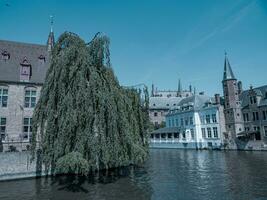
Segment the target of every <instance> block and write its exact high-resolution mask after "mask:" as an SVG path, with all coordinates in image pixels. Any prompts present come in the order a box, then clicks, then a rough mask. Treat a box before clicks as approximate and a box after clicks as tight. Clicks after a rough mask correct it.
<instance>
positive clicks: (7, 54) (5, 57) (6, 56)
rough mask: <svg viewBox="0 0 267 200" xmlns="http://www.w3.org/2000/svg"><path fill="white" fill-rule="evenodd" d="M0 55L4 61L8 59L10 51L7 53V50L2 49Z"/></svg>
mask: <svg viewBox="0 0 267 200" xmlns="http://www.w3.org/2000/svg"><path fill="white" fill-rule="evenodd" d="M1 55H2V59H3V60H4V61H7V60H9V59H10V53H8V52H7V51H3V52H2V54H1Z"/></svg>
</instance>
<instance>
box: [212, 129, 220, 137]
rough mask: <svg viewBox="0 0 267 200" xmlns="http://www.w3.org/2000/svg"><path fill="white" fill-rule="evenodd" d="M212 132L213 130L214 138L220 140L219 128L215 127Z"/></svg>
mask: <svg viewBox="0 0 267 200" xmlns="http://www.w3.org/2000/svg"><path fill="white" fill-rule="evenodd" d="M212 130H213V137H214V138H218V137H219V135H218V128H217V127H213V128H212ZM215 134H216V135H215Z"/></svg>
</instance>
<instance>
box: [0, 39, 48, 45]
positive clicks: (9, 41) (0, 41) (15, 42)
mask: <svg viewBox="0 0 267 200" xmlns="http://www.w3.org/2000/svg"><path fill="white" fill-rule="evenodd" d="M0 43H13V44H18V45H22V46H25V45H26V46H39V47H40V46H41V47H46V45H45V44H36V43H26V42H20V41H12V40H1V39H0Z"/></svg>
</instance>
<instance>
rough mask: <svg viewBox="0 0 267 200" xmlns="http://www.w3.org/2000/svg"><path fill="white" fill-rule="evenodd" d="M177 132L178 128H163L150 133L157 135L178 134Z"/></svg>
mask: <svg viewBox="0 0 267 200" xmlns="http://www.w3.org/2000/svg"><path fill="white" fill-rule="evenodd" d="M179 132H180V128H178V127H164V128H160V129H157V130H154V131H153V132H152V133H154V134H157V133H179Z"/></svg>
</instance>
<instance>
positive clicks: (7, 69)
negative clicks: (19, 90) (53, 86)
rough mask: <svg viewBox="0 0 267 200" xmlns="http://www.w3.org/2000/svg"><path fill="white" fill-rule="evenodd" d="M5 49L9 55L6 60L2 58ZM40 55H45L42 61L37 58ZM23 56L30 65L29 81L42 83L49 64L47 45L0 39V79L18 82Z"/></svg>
mask: <svg viewBox="0 0 267 200" xmlns="http://www.w3.org/2000/svg"><path fill="white" fill-rule="evenodd" d="M5 51H6V52H8V53H9V55H10V59H8V60H4V59H3V57H2V53H3V52H5ZM42 56H43V57H45V62H44V63H42V62H41V60H40V59H39V57H42ZM25 57H26V58H27V61H28V62H29V63H30V64H31V67H32V76H31V79H30V81H29V83H38V84H42V83H43V82H44V79H45V75H46V71H47V69H48V66H49V53H48V51H47V46H46V45H38V44H27V43H20V42H12V41H5V40H0V81H3V82H20V67H21V65H20V63H22V62H23V60H24V58H25Z"/></svg>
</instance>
